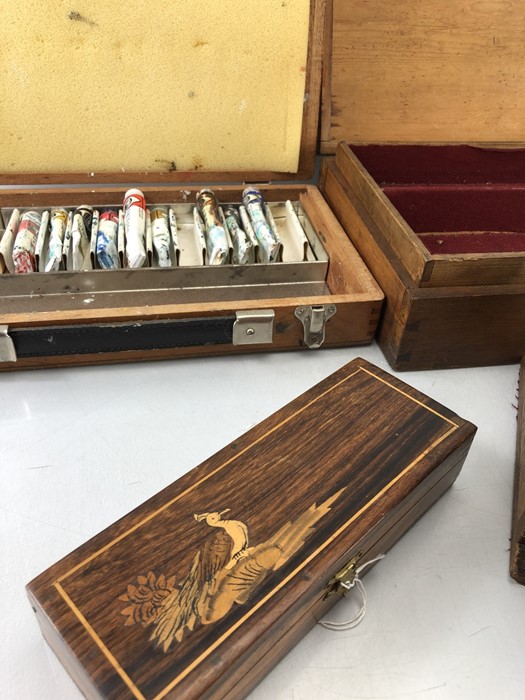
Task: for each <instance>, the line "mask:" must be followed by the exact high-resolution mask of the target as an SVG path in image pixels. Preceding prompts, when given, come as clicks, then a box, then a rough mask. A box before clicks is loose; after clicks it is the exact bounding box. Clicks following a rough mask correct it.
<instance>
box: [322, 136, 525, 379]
mask: <svg viewBox="0 0 525 700" xmlns="http://www.w3.org/2000/svg"><path fill="white" fill-rule="evenodd" d="M357 152H358V155H359V156H360V157H361V158H363V161H364V162H365V164H367V166H368V168H370V172H369V170H368V169H367V168H366V167H365V165H363V163H362V162H361V161H360V159H359V158H358V157H357V156H356V154H355V153H353V151H352V150H351V149H350V148H348V147H347V146H344V145H341V146H340V147H339V150H338V152H337V155H336V158H335V160H333V161H330V162H327V163H326V164H325V168H324V172H323V176H322V183H321V188H322V190H323V192H324V194H325V196H326V198H327V200H328V202H329V204H330V206H331V207H332V209H333V210H334V212H335V214H336V215H337V217H338V218H339V220H340V222H341V223H342V225H343V227H344V228H345V230H346V231H347V233H348V235H349V236H350V238H351V240H352V242H353V243H354V245H355V246H356V248H357V250H358V251H359V253H360V254H361V256H362V257H363V259H364V260H365V262H366V264H367V265H368V267H369V269H370V271H371V272H372V274H373V275H374V277H375V278H376V280H377V281H378V282H379V284H380V286H381V287H382V289H383V291H384V293H385V296H386V304H385V309H384V314H383V319H382V322H381V326H380V329H379V343H380V345H381V347H382V349H383V351H384V353H385V355H386V357H387V359H388V361H389V362H390V364H391V365H392V366H393V367H394V368H395V369H397V370H411V369H437V368H447V367H467V366H476V365H480V366H481V365H491V364H504V363H511V362H518V361H519V360H520V358H521V357H522V355H523V353H524V352H525V317H524V314H523V309H524V308H525V277H524V274H525V273H524V270H525V266H524V264H525V252H524V241H525V238H524V232H523V230H522V227H521V223H520V221H519V215H518V214H517V212H519V207H518V202H520V205H519V206H522V207H523V206H525V198H524V197H523V192H522V191H521V189H522V186H521V185H516V184H515V182H516V178H517V177H518V171H519V167H518V165H520V164H521V163H522V161H523V158H524V156H523V154H522V153H521V152H516V153H508V154H505V153H502V152H501V151H496V152H495V153H494V152H490V151H489V152H485V151H479V149H471V148H467V147H465V148H461V147H455V148H447V147H444V148H443V150H441V151H440V150H439V148H438V150H437V153H438V154H440V157H441V159H440V158H437V163H435V162H434V159H433V157H434V156H435V154H436V147H421V146H412V147H396V146H392V147H388V146H377V147H373V146H371V147H359V149H357ZM363 154H364V155H363ZM462 154H464V155H465V161H466V162H465V164H464V165H463V169H461V168H459V167H458V163H461V161H462ZM516 163H517V164H516ZM489 166H490V168H492V169H490V168H489ZM489 172H490V173H491V175H492V178H493V179H495V180H496V183H495V184H493V185H491V186H488V185H481V184H479V183H480V182H483V181H484V178H485V179H489V178H490V175H489ZM376 177H377V180H376ZM421 183H423V184H421ZM389 195H390V196H391V197H392V200H391V199H390V198H389ZM511 198H514V200H513V201H514V204H513V207H511V208H510V211H508V210H507V209H506V208H505V207H503V210H502V208H501V207H502V204H501V203H502V202H506V201H507V200H509V201H510V199H511ZM394 202H395V205H394ZM497 202H499V203H500V205H499V206H500V208H498V206H496V205H497ZM511 212H512V214H511ZM512 217H513V218H512ZM483 224H485V225H484V226H483ZM434 229H435V230H434ZM458 246H459V247H458ZM480 246H481V247H482V250H480ZM509 246H510V247H509Z"/></svg>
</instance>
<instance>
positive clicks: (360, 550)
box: [28, 359, 476, 700]
mask: <svg viewBox="0 0 525 700" xmlns="http://www.w3.org/2000/svg"><path fill="white" fill-rule="evenodd" d="M475 430H476V429H475V427H474V426H473V425H472V424H470V423H468V422H467V421H465V420H463V419H461V418H459V417H458V416H457V415H455V414H454V413H453V412H452V411H450V410H449V409H447V408H445V407H443V406H441V405H440V404H438V403H436V402H435V401H433V400H432V399H430V398H428V397H426V396H424V395H423V394H421V393H420V392H418V391H416V390H414V389H413V388H411V387H409V386H407V385H406V384H404V383H403V382H400V381H399V380H397V379H396V378H394V377H392V376H390V375H388V374H387V373H385V372H383V371H381V370H379V369H378V368H377V367H374V366H373V365H371V364H370V363H368V362H366V361H364V360H361V359H358V360H354V361H353V362H351V363H349V364H348V365H346V366H345V367H343V368H342V369H340V370H339V371H337V372H335V373H334V374H333V375H331V376H330V377H328V378H327V379H325V380H324V381H322V382H321V383H320V384H318V385H317V386H315V387H313V388H312V389H311V390H309V391H307V392H306V393H305V394H303V395H302V396H300V397H299V398H297V399H296V400H294V401H292V402H291V403H290V404H288V405H287V406H285V407H284V408H282V409H281V410H279V411H278V412H277V413H275V414H274V415H272V416H270V417H269V418H268V419H266V420H265V421H263V422H262V423H261V424H259V425H258V426H256V427H255V428H253V429H252V430H250V431H249V432H248V433H246V434H245V435H243V436H241V437H240V438H239V439H237V440H235V441H234V442H233V443H231V444H230V445H228V446H227V447H225V448H224V449H223V450H221V451H220V452H218V453H217V454H216V455H215V456H213V457H211V458H210V459H209V460H207V461H206V462H204V463H203V464H202V465H200V466H199V467H198V468H196V469H194V470H193V471H191V472H189V473H188V474H187V475H185V476H184V477H182V478H181V479H179V480H178V481H176V482H175V483H173V484H172V485H171V486H168V487H167V488H166V489H165V490H164V491H162V492H161V493H159V494H158V495H156V496H154V497H153V498H151V499H150V500H149V501H147V502H146V503H145V504H143V505H142V506H140V507H139V508H137V509H136V510H135V511H133V512H132V513H130V514H129V515H127V516H125V517H124V518H122V519H121V520H119V521H118V522H117V523H115V524H114V525H112V526H111V527H109V528H108V529H107V530H105V531H104V532H102V533H100V534H99V535H97V536H96V537H94V538H93V539H92V540H90V541H89V542H87V543H86V544H85V545H84V546H82V547H80V548H79V549H78V550H76V551H75V552H73V553H72V554H70V555H69V556H67V557H66V558H65V559H63V560H62V561H61V562H59V563H57V564H55V565H54V566H52V567H51V568H50V569H49V570H48V571H46V572H44V573H43V574H42V575H40V576H39V577H38V578H36V579H35V580H34V581H33V582H32V583H30V584H29V586H28V591H29V597H30V600H31V604H32V606H33V608H34V610H35V612H36V614H37V618H38V621H39V623H40V625H41V628H42V631H43V633H44V635H45V637H46V639H47V640H48V642H49V644H50V645H51V646H52V648H53V649H54V651H55V652H56V654H57V655H58V657H59V658H60V659H61V661H62V662H63V664H64V665H65V667H66V668H67V670H68V671H69V672H70V674H71V675H72V677H73V678H74V680H75V681H76V683H77V684H78V686H79V687H80V689H81V690H82V691H83V692H84V693H85V694H86V696H87V697H90V698H111V699H112V700H117V699H124V698H130V697H134V698H140V699H141V700H153V699H155V700H160V699H161V698H185V699H189V698H195V699H196V698H229V699H233V698H241V697H244V696H245V695H246V694H247V693H248V692H249V690H250V689H251V688H253V686H254V685H255V684H256V683H257V682H258V681H259V680H260V679H261V678H262V676H263V675H264V674H266V673H267V672H268V671H269V670H270V669H271V668H272V667H273V666H274V665H275V664H276V663H277V662H278V661H279V659H280V658H281V657H282V656H283V655H284V654H285V653H286V652H287V651H288V650H289V649H290V648H291V647H292V646H293V644H294V643H295V642H296V641H298V639H299V638H300V637H301V636H302V635H304V634H305V633H306V632H307V631H308V629H310V628H311V627H312V626H313V625H315V623H316V621H317V620H319V619H320V617H322V616H323V615H324V614H325V612H326V611H327V610H328V608H329V607H331V605H333V603H334V602H335V601H337V600H338V598H339V596H340V593H341V592H342V590H344V589H343V587H342V586H341V585H340V582H341V581H347V580H352V577H353V576H355V571H356V568H357V566H358V565H359V564H364V563H366V562H367V561H370V560H372V559H374V558H375V557H377V556H378V555H380V554H383V553H384V552H385V551H386V550H387V549H388V548H389V547H390V546H391V545H392V544H393V543H394V542H395V541H396V540H397V539H398V538H399V537H401V535H402V534H403V533H404V532H405V531H406V530H407V529H408V528H409V527H410V526H411V525H412V524H413V523H414V522H415V521H416V520H417V519H418V518H419V517H420V516H421V515H422V514H423V513H424V512H425V510H426V509H427V508H428V507H429V506H430V505H431V504H432V503H433V502H434V501H435V500H437V499H438V498H439V496H441V494H442V493H443V492H444V491H445V490H446V489H447V488H448V487H449V486H450V485H451V483H452V482H453V481H454V480H455V478H456V477H457V475H458V474H459V471H460V470H461V467H462V465H463V462H464V460H465V458H466V455H467V453H468V449H469V447H470V444H471V441H472V439H473V436H474V433H475ZM343 570H344V572H346V573H344V572H343ZM336 574H337V576H336ZM330 594H331V595H330Z"/></svg>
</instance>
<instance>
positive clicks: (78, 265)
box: [71, 205, 93, 270]
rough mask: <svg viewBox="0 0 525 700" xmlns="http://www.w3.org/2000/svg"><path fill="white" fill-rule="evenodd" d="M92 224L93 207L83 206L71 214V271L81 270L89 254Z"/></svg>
mask: <svg viewBox="0 0 525 700" xmlns="http://www.w3.org/2000/svg"><path fill="white" fill-rule="evenodd" d="M92 222H93V207H89V206H87V205H83V206H81V207H78V209H76V210H75V213H74V214H73V228H72V230H71V248H72V263H73V270H83V269H84V268H85V266H84V261H85V258H86V255H87V253H88V252H89V237H90V235H91V224H92Z"/></svg>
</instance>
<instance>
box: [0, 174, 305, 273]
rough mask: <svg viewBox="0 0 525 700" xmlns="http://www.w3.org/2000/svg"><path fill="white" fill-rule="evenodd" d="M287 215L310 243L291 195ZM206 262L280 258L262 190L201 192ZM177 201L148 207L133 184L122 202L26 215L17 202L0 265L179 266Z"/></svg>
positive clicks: (22, 269)
mask: <svg viewBox="0 0 525 700" xmlns="http://www.w3.org/2000/svg"><path fill="white" fill-rule="evenodd" d="M286 210H287V215H288V217H289V219H290V221H291V222H292V226H293V227H294V228H295V229H296V234H297V235H298V237H299V239H300V241H301V244H303V243H304V247H305V250H306V245H307V238H306V236H305V234H304V230H303V228H302V225H301V223H300V221H299V219H298V217H297V214H296V212H295V210H294V208H293V205H292V204H291V202H287V203H286ZM193 219H194V228H195V235H196V238H197V240H198V242H199V244H200V247H201V250H202V252H203V256H202V264H206V265H224V264H229V263H232V264H237V265H246V264H253V263H255V262H259V263H273V262H279V261H280V260H281V259H282V243H281V240H280V237H279V233H278V230H277V226H276V224H275V221H274V219H273V216H272V213H271V210H270V208H269V207H267V205H266V203H265V202H264V199H263V197H262V195H261V193H260V192H259V191H258V190H256V189H255V188H248V189H246V190H245V191H244V193H243V204H242V205H240V206H238V207H236V206H233V205H228V206H225V207H224V208H223V207H221V206H219V204H218V201H217V199H216V197H215V195H214V193H213V192H212V191H211V190H202V191H201V192H199V193H198V195H197V206H196V207H195V209H194V211H193ZM180 254H181V248H180V244H179V227H178V225H177V218H176V214H175V209H174V208H173V207H167V206H154V207H151V208H148V207H146V201H145V198H144V195H143V193H142V192H141V191H140V190H135V189H134V190H129V191H128V192H127V193H126V195H125V197H124V202H123V208H122V209H121V210H115V209H108V210H106V211H103V212H99V211H98V210H96V209H93V208H92V207H90V206H87V205H86V206H81V207H78V208H77V209H76V210H75V211H69V212H67V211H66V210H65V209H61V208H56V209H52V210H50V211H44V212H43V213H39V212H37V211H28V212H26V213H25V214H23V215H22V216H21V215H20V211H19V210H18V209H15V210H14V211H13V212H12V215H11V218H10V220H9V223H8V225H7V228H6V231H5V233H4V235H3V236H2V239H1V240H0V265H1V264H2V262H4V263H5V264H4V265H3V267H5V268H6V269H7V271H8V272H11V273H30V272H56V271H59V270H68V271H81V270H89V269H97V268H98V269H105V270H115V269H118V268H120V267H127V268H131V269H133V268H140V267H144V266H148V267H151V266H153V265H155V266H158V267H167V268H169V267H175V266H177V265H178V264H179V262H180Z"/></svg>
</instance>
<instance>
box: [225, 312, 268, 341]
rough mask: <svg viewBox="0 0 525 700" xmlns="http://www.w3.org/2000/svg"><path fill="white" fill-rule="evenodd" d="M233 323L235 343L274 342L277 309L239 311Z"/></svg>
mask: <svg viewBox="0 0 525 700" xmlns="http://www.w3.org/2000/svg"><path fill="white" fill-rule="evenodd" d="M236 317H237V320H236V321H235V323H234V324H233V344H234V345H267V344H269V343H273V325H274V321H275V311H273V309H265V310H262V311H237V313H236Z"/></svg>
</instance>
